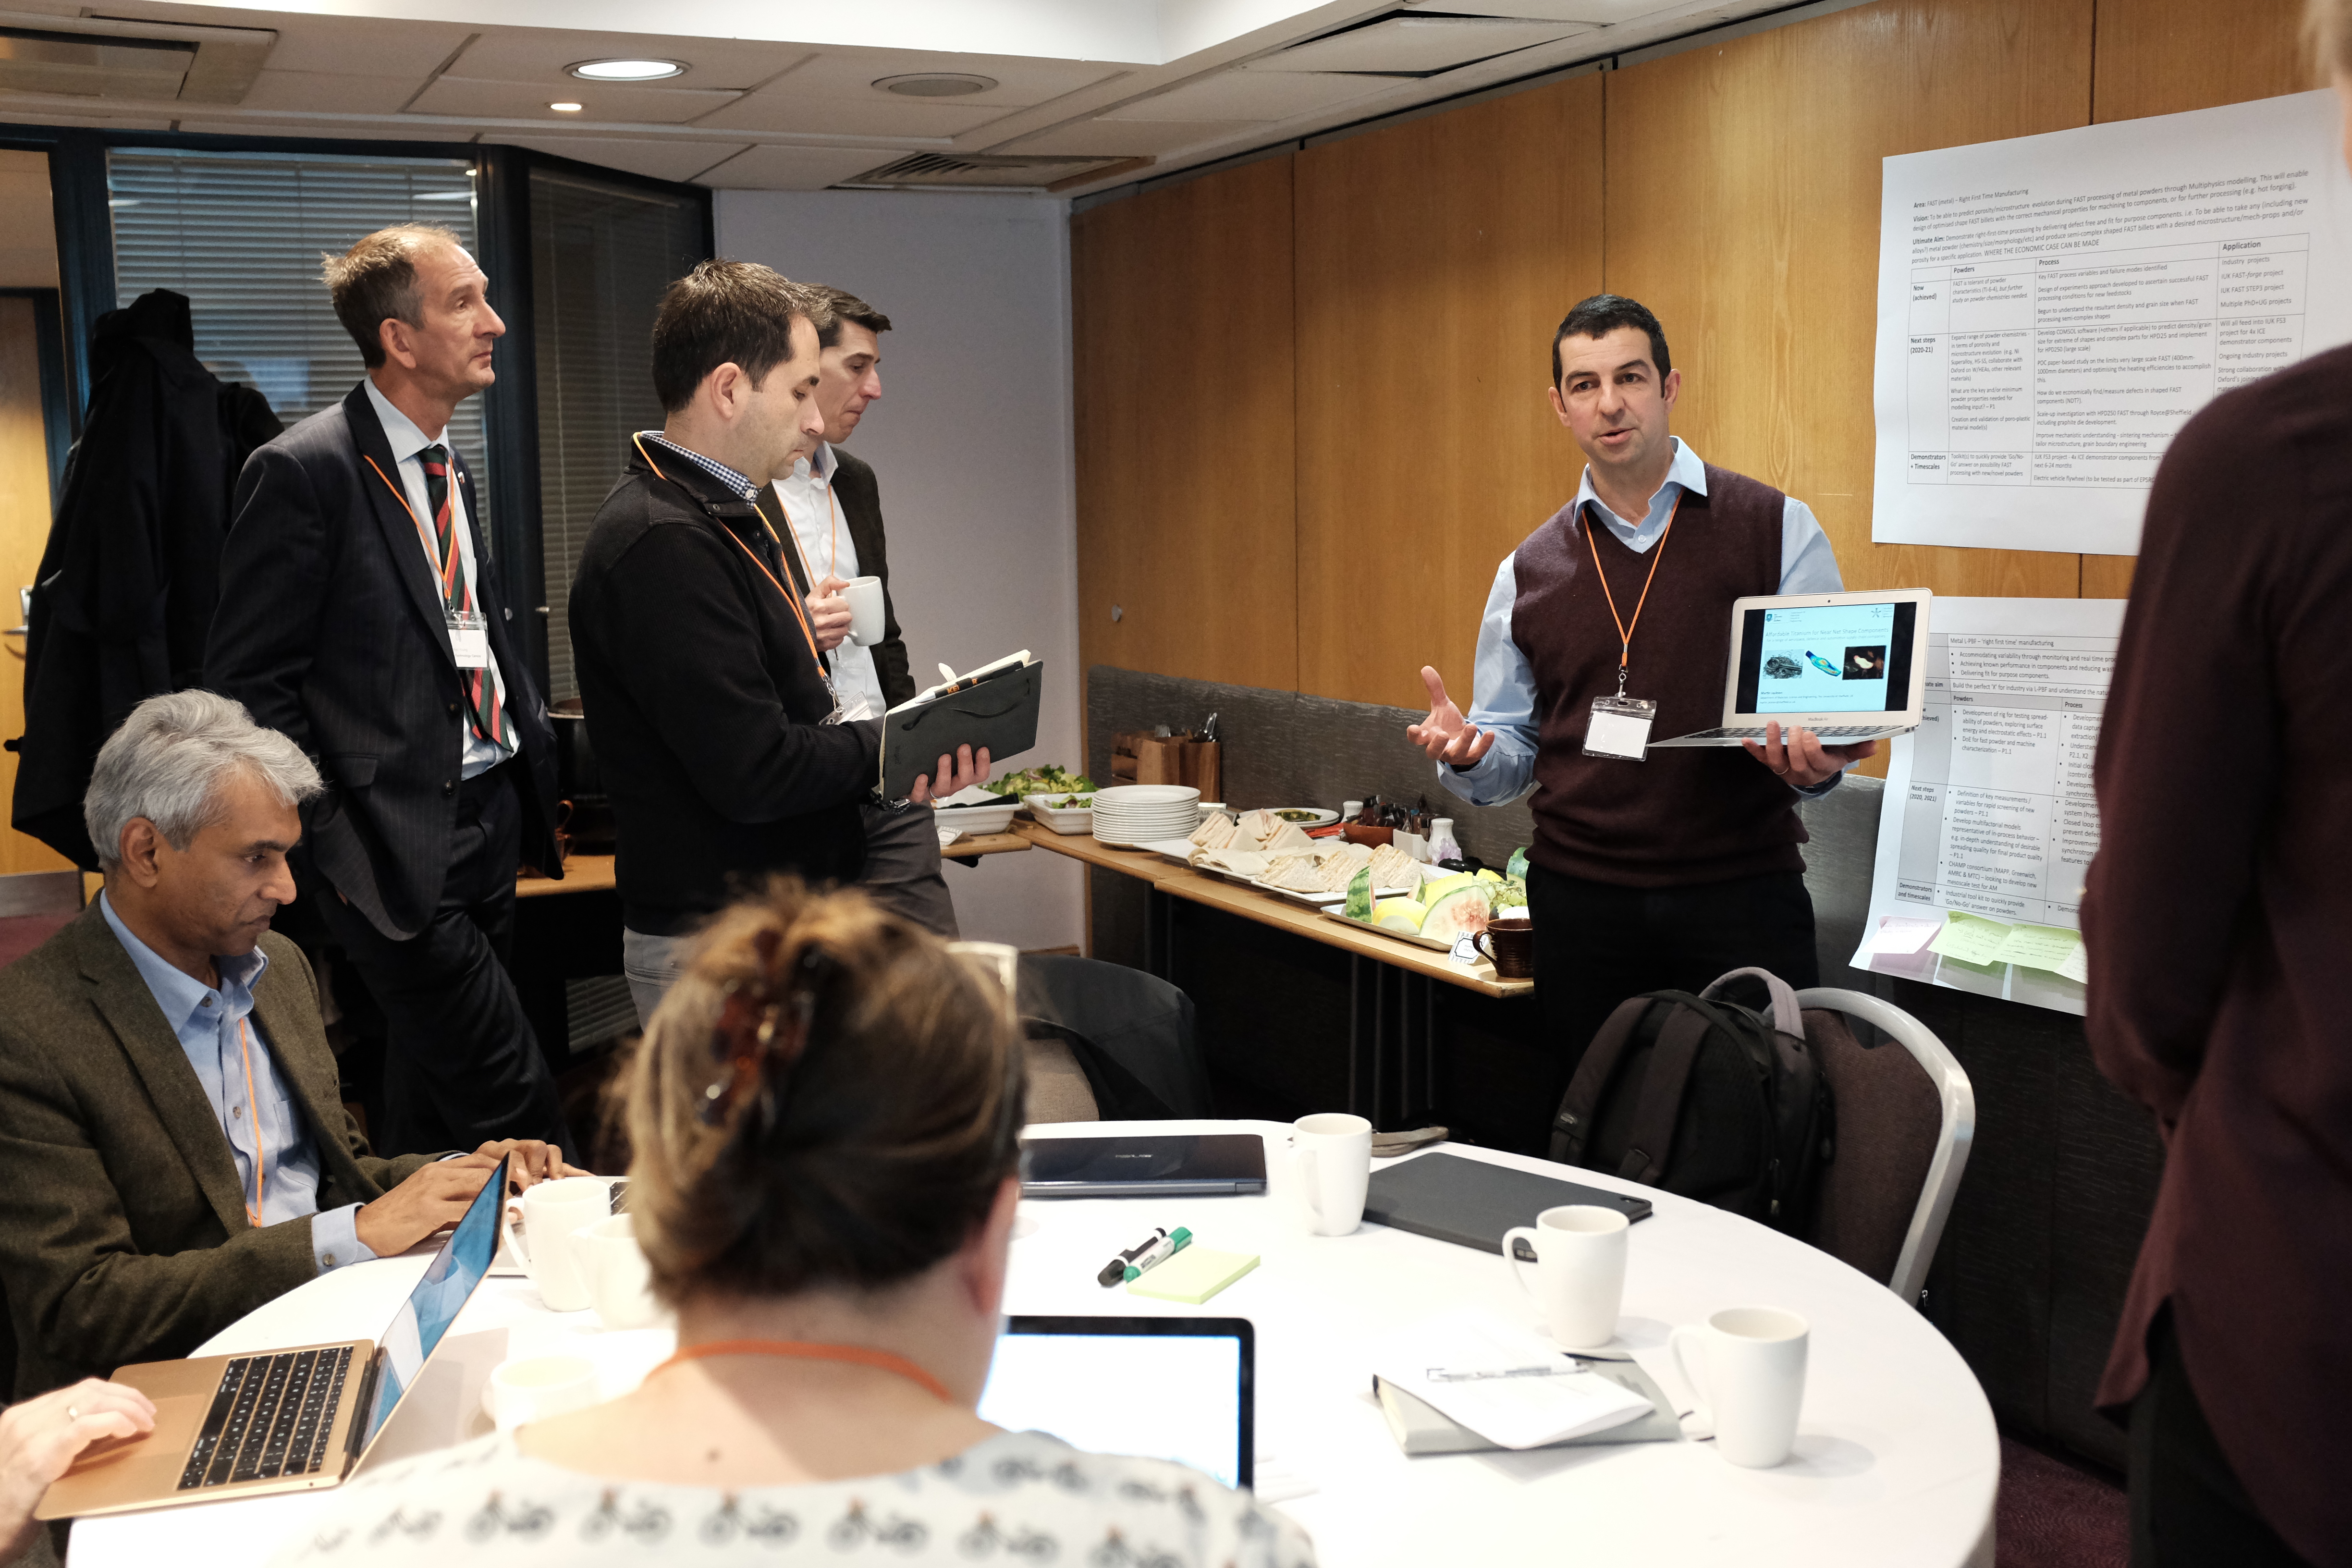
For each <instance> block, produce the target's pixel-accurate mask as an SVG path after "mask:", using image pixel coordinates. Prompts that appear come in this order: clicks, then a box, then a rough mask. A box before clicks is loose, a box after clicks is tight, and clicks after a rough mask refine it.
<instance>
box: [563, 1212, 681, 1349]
mask: <svg viewBox="0 0 2352 1568" xmlns="http://www.w3.org/2000/svg"><path fill="white" fill-rule="evenodd" d="M572 1256H573V1258H575V1260H576V1261H577V1262H578V1264H579V1267H580V1271H581V1273H582V1274H583V1276H585V1277H586V1279H587V1281H588V1294H589V1297H590V1299H591V1300H593V1301H594V1303H595V1306H596V1316H597V1317H598V1318H599V1319H600V1320H602V1321H603V1322H604V1326H605V1327H606V1328H608V1329H649V1328H651V1327H653V1325H654V1324H655V1323H656V1322H658V1321H661V1315H662V1309H661V1303H660V1302H659V1301H656V1300H654V1294H653V1285H652V1276H651V1273H650V1271H649V1270H648V1269H647V1268H646V1250H645V1248H644V1247H639V1246H638V1245H637V1226H636V1221H635V1220H634V1219H632V1218H630V1217H629V1216H628V1215H625V1214H616V1215H605V1216H604V1218H603V1219H600V1220H598V1221H596V1222H595V1223H594V1224H593V1225H589V1226H583V1227H582V1228H580V1229H579V1230H576V1231H574V1232H572Z"/></svg>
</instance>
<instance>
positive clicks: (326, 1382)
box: [34, 1160, 507, 1519]
mask: <svg viewBox="0 0 2352 1568" xmlns="http://www.w3.org/2000/svg"><path fill="white" fill-rule="evenodd" d="M506 1186H507V1163H506V1162H505V1161H504V1160H501V1161H499V1168H498V1169H497V1170H495V1171H493V1172H491V1173H490V1179H489V1180H488V1181H487V1182H484V1183H483V1184H482V1191H481V1194H480V1195H479V1196H478V1197H476V1198H475V1199H474V1201H473V1204H472V1205H471V1206H470V1207H468V1208H467V1210H466V1215H465V1217H464V1218H463V1219H461V1220H459V1221H458V1222H457V1228H456V1229H455V1230H453V1231H451V1232H450V1234H449V1239H448V1240H446V1241H445V1242H443V1243H442V1244H441V1250H440V1251H438V1252H436V1253H435V1254H434V1255H433V1261H432V1262H431V1263H430V1264H428V1265H427V1266H426V1267H425V1278H424V1279H421V1280H419V1281H418V1282H417V1286H416V1289H415V1290H413V1291H411V1292H409V1297H408V1300H405V1301H404V1302H402V1303H401V1306H400V1310H399V1311H398V1312H396V1313H394V1315H393V1320H392V1322H391V1323H390V1324H389V1325H388V1326H387V1327H386V1328H385V1329H384V1331H383V1339H382V1340H380V1341H371V1340H346V1341H343V1342H341V1343H337V1344H325V1345H302V1346H298V1347H296V1348H295V1349H293V1350H286V1351H276V1352H257V1353H256V1354H253V1355H236V1356H226V1355H208V1356H195V1357H193V1358H191V1359H190V1360H187V1361H156V1362H142V1363H137V1364H136V1365H132V1366H126V1367H123V1368H121V1370H119V1371H118V1372H116V1373H115V1374H114V1381H115V1382H116V1383H121V1384H129V1385H130V1386H131V1387H133V1388H136V1389H138V1390H140V1391H141V1392H142V1393H143V1394H146V1395H147V1397H148V1398H150V1399H152V1400H153V1401H154V1402H155V1429H154V1430H153V1431H152V1432H150V1433H148V1434H147V1435H146V1436H143V1437H133V1438H131V1439H129V1440H127V1441H108V1442H102V1443H95V1444H92V1445H91V1446H90V1447H89V1449H87V1450H86V1451H85V1452H84V1453H83V1454H82V1456H81V1458H79V1460H77V1461H75V1464H74V1467H73V1468H71V1469H69V1470H68V1471H67V1472H66V1473H65V1474H64V1475H63V1476H61V1477H59V1478H58V1480H57V1481H56V1482H55V1483H54V1484H52V1485H51V1486H50V1488H49V1489H48V1491H47V1493H45V1494H44V1495H43V1496H42V1498H41V1504H40V1507H38V1508H37V1509H36V1510H34V1517H35V1518H37V1519H74V1518H83V1517H87V1516H89V1515H91V1514H101V1513H121V1512H123V1511H125V1510H131V1509H142V1508H163V1507H168V1506H170V1505H172V1504H174V1503H184V1502H209V1501H211V1500H213V1499H215V1498H224V1497H255V1496H258V1495H260V1494H263V1493H266V1492H290V1491H308V1490H310V1489H313V1488H318V1487H333V1486H341V1484H342V1483H343V1482H344V1480H346V1479H349V1477H350V1476H351V1473H352V1470H353V1468H356V1467H357V1466H358V1464H359V1462H360V1461H361V1460H362V1459H363V1458H366V1457H367V1451H368V1448H369V1447H370V1446H371V1445H373V1443H374V1442H375V1440H376V1438H377V1436H379V1435H381V1434H382V1433H383V1429H384V1426H385V1425H386V1424H387V1423H388V1422H389V1421H390V1420H391V1419H392V1413H393V1412H394V1410H396V1409H398V1408H399V1406H400V1401H401V1399H402V1397H403V1396H404V1395H405V1394H407V1392H408V1391H409V1390H410V1389H412V1388H414V1387H415V1386H416V1379H417V1374H418V1373H421V1372H423V1371H424V1370H425V1363H427V1362H429V1361H431V1360H432V1359H433V1352H435V1351H436V1349H438V1348H439V1346H440V1344H441V1341H442V1338H443V1337H444V1336H445V1335H446V1333H447V1332H448V1330H449V1325H450V1323H451V1322H453V1321H456V1319H457V1314H458V1313H459V1312H461V1311H463V1310H465V1306H466V1303H467V1301H468V1300H471V1299H472V1297H473V1294H474V1289H475V1288H476V1287H477V1286H478V1285H480V1284H481V1282H482V1277H483V1276H484V1275H485V1274H487V1273H488V1272H489V1268H490V1258H492V1256H493V1255H495V1254H496V1253H497V1251H498V1249H499V1202H500V1201H501V1195H502V1194H504V1193H505V1192H506Z"/></svg>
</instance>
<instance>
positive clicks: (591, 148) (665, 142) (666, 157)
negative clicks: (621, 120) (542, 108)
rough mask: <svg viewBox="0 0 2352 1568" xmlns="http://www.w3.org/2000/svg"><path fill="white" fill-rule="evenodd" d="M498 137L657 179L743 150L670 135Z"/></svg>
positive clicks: (697, 169) (684, 175)
mask: <svg viewBox="0 0 2352 1568" xmlns="http://www.w3.org/2000/svg"><path fill="white" fill-rule="evenodd" d="M499 140H500V141H501V142H506V143H507V144H509V145H511V146H516V147H529V148H530V149H531V150H532V151H533V152H537V153H553V154H554V155H555V156H557V157H559V158H576V159H578V160H579V161H580V162H581V163H601V164H603V165H604V167H605V168H607V169H625V170H626V171H627V172H628V173H630V174H644V175H646V176H648V177H649V178H652V179H656V180H690V179H692V178H694V176H695V175H697V174H700V173H702V172H703V171H704V170H705V169H708V168H709V167H710V166H711V165H712V164H714V163H725V162H726V161H727V160H728V159H730V158H731V157H733V156H734V155H735V154H736V153H740V152H741V151H743V143H742V142H680V141H675V140H672V139H670V138H667V137H661V138H648V139H646V140H644V141H631V140H629V139H627V138H625V137H619V136H505V137H500V138H499Z"/></svg>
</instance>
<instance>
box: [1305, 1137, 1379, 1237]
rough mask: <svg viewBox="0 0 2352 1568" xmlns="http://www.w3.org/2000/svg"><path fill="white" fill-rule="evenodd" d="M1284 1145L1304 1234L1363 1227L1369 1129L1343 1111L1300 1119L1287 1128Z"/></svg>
mask: <svg viewBox="0 0 2352 1568" xmlns="http://www.w3.org/2000/svg"><path fill="white" fill-rule="evenodd" d="M1290 1140H1291V1147H1292V1149H1293V1150H1294V1151H1295V1154H1294V1156H1293V1160H1294V1164H1293V1169H1295V1170H1296V1171H1297V1174H1298V1190H1299V1194H1300V1200H1301V1202H1303V1203H1304V1204H1305V1205H1306V1208H1307V1229H1309V1230H1311V1231H1312V1232H1314V1233H1315V1234H1316V1235H1317V1236H1347V1235H1349V1234H1350V1233H1351V1232H1353V1231H1354V1230H1355V1228H1356V1226H1358V1225H1360V1223H1362V1221H1363V1217H1364V1194H1365V1193H1366V1192H1367V1190H1368V1189H1369V1188H1370V1185H1371V1180H1372V1124H1371V1123H1370V1122H1369V1121H1365V1120H1364V1119H1363V1118H1362V1117H1360V1116H1349V1115H1348V1114H1347V1113H1346V1112H1344V1111H1330V1112H1327V1113H1325V1114H1323V1115H1319V1116H1302V1117H1300V1118H1299V1119H1298V1120H1297V1121H1295V1122H1293V1123H1291V1133H1290Z"/></svg>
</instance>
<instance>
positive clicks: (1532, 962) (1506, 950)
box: [1476, 919, 1536, 980]
mask: <svg viewBox="0 0 2352 1568" xmlns="http://www.w3.org/2000/svg"><path fill="white" fill-rule="evenodd" d="M1476 945H1477V948H1478V951H1479V952H1483V953H1485V954H1486V956H1487V957H1488V958H1490V959H1492V960H1493V961H1494V963H1495V978H1496V979H1497V980H1532V979H1534V978H1535V973H1536V928H1535V922H1534V921H1529V920H1525V919H1507V920H1492V921H1487V922H1486V930H1485V931H1480V932H1479V933H1478V936H1477V938H1476Z"/></svg>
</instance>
